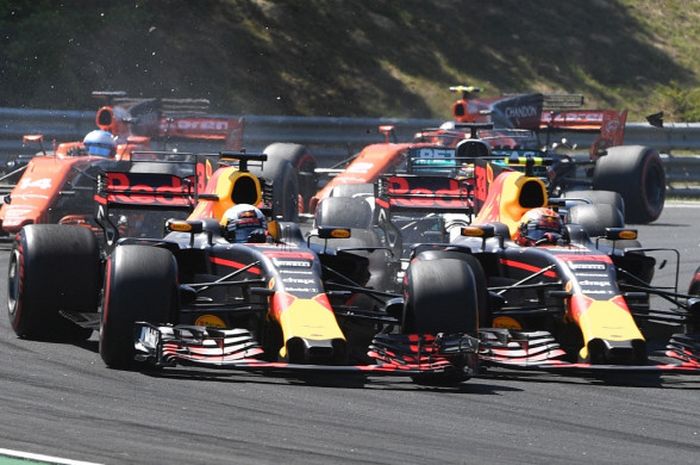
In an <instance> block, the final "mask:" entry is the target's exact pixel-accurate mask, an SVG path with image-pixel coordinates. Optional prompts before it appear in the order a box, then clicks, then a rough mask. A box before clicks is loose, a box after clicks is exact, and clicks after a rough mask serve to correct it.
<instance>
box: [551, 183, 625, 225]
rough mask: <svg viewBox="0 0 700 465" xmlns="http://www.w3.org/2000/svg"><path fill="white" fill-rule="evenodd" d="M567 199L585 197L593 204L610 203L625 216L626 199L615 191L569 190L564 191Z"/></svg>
mask: <svg viewBox="0 0 700 465" xmlns="http://www.w3.org/2000/svg"><path fill="white" fill-rule="evenodd" d="M563 197H564V198H565V199H583V200H588V201H589V202H590V203H591V204H592V205H600V204H608V205H612V206H614V207H615V208H616V209H618V210H619V211H620V213H621V214H622V218H623V219H624V217H625V199H623V198H622V196H621V195H620V194H619V193H617V192H614V191H601V190H585V191H584V190H578V191H568V192H566V193H564V196H563Z"/></svg>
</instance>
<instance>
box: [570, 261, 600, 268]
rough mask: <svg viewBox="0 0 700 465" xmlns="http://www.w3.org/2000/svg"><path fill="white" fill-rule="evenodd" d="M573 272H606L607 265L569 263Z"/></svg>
mask: <svg viewBox="0 0 700 465" xmlns="http://www.w3.org/2000/svg"><path fill="white" fill-rule="evenodd" d="M568 265H569V268H571V269H572V270H606V269H607V265H605V264H604V263H573V262H571V263H568Z"/></svg>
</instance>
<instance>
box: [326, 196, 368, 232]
mask: <svg viewBox="0 0 700 465" xmlns="http://www.w3.org/2000/svg"><path fill="white" fill-rule="evenodd" d="M372 220H373V212H372V207H371V206H370V204H369V203H368V202H367V201H366V200H364V199H361V198H350V197H327V198H325V199H323V200H321V201H320V202H319V203H318V206H317V207H316V211H315V212H314V221H315V223H316V227H320V226H333V227H336V228H361V229H371V228H372Z"/></svg>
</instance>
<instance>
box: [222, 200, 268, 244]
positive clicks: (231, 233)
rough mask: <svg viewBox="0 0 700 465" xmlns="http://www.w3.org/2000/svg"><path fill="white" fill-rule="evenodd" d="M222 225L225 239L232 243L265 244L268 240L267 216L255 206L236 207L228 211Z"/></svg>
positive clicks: (245, 204)
mask: <svg viewBox="0 0 700 465" xmlns="http://www.w3.org/2000/svg"><path fill="white" fill-rule="evenodd" d="M221 223H222V224H223V225H224V237H225V238H226V239H227V240H228V241H230V242H265V240H266V239H267V220H265V215H263V212H261V211H260V209H259V208H256V207H255V206H253V205H250V204H247V203H239V204H238V205H234V206H233V207H231V208H229V209H228V210H226V213H224V218H223V219H222V221H221Z"/></svg>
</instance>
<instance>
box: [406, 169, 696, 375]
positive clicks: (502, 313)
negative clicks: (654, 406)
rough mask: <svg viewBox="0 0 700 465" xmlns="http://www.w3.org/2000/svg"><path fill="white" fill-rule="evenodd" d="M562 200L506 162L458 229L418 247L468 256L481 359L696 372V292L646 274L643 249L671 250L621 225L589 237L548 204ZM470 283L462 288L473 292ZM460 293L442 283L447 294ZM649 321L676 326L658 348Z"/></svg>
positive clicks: (518, 364) (648, 259)
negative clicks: (661, 303) (660, 304)
mask: <svg viewBox="0 0 700 465" xmlns="http://www.w3.org/2000/svg"><path fill="white" fill-rule="evenodd" d="M564 204H565V200H563V199H550V198H549V197H548V195H547V189H546V186H545V184H544V182H543V181H542V180H541V179H540V178H538V177H532V176H528V175H527V174H525V173H521V172H517V171H506V172H503V173H501V174H499V175H498V176H497V178H496V179H495V180H494V182H493V184H492V185H491V188H490V189H489V192H488V195H487V198H486V201H485V204H484V205H483V206H482V208H481V210H480V212H479V214H478V215H477V216H476V218H475V219H474V221H473V223H472V224H471V225H470V226H468V227H465V228H463V229H462V234H461V236H460V237H459V238H457V239H455V240H453V241H452V242H451V243H450V245H449V246H436V245H432V246H424V247H423V248H422V249H423V250H425V249H430V251H431V253H434V254H439V255H440V256H442V257H450V258H452V259H455V260H464V261H465V262H467V263H469V266H470V267H471V270H472V271H473V273H474V276H475V280H476V281H477V282H478V283H479V285H478V286H477V289H478V294H477V296H476V301H477V302H478V304H479V315H480V321H481V322H480V328H481V329H480V335H481V352H480V357H481V360H482V362H484V364H486V365H489V364H490V365H497V366H505V367H510V368H540V369H542V368H544V369H580V370H587V371H630V370H631V371H635V370H636V371H650V372H677V373H685V372H700V363H699V358H698V357H699V356H700V325H699V323H700V300H699V299H697V298H694V296H691V295H688V294H682V293H679V292H678V290H677V289H676V288H666V287H655V286H653V285H652V284H651V283H652V278H653V275H654V267H655V263H656V260H655V259H654V258H653V256H652V255H650V253H656V252H659V251H662V250H665V251H670V252H671V253H674V254H675V255H676V256H678V252H677V251H673V250H672V249H645V248H643V247H641V245H640V244H639V242H637V240H636V231H635V230H631V229H628V228H608V229H607V230H606V231H605V234H604V235H603V236H601V237H597V238H591V237H589V235H588V234H587V233H586V231H585V230H584V229H583V228H582V227H581V226H580V225H578V224H575V223H569V224H564V221H562V219H561V215H560V212H557V211H556V209H558V208H559V207H560V206H561V205H564ZM435 249H437V250H435ZM418 250H421V249H418ZM423 253H427V252H423ZM409 272H410V268H409ZM676 282H677V279H676ZM456 285H457V284H456V283H455V286H456ZM472 292H473V289H472V288H470V289H468V290H466V291H465V292H464V293H462V295H464V296H467V297H468V298H474V296H473V295H472ZM459 296H460V294H459V292H458V291H455V290H451V291H450V292H449V298H452V299H457V300H458V299H460V297H459ZM650 296H660V297H662V298H663V299H665V300H666V301H670V302H672V303H673V308H671V309H663V308H658V309H657V308H652V301H651V299H650ZM658 325H665V326H670V327H676V328H682V329H684V332H683V333H679V334H674V335H673V336H672V337H671V338H670V341H668V342H667V345H666V347H665V348H664V346H663V345H661V346H656V345H655V344H656V342H657V341H655V340H653V339H652V336H651V334H653V333H654V332H653V331H649V330H650V329H651V328H652V327H654V326H656V327H658Z"/></svg>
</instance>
